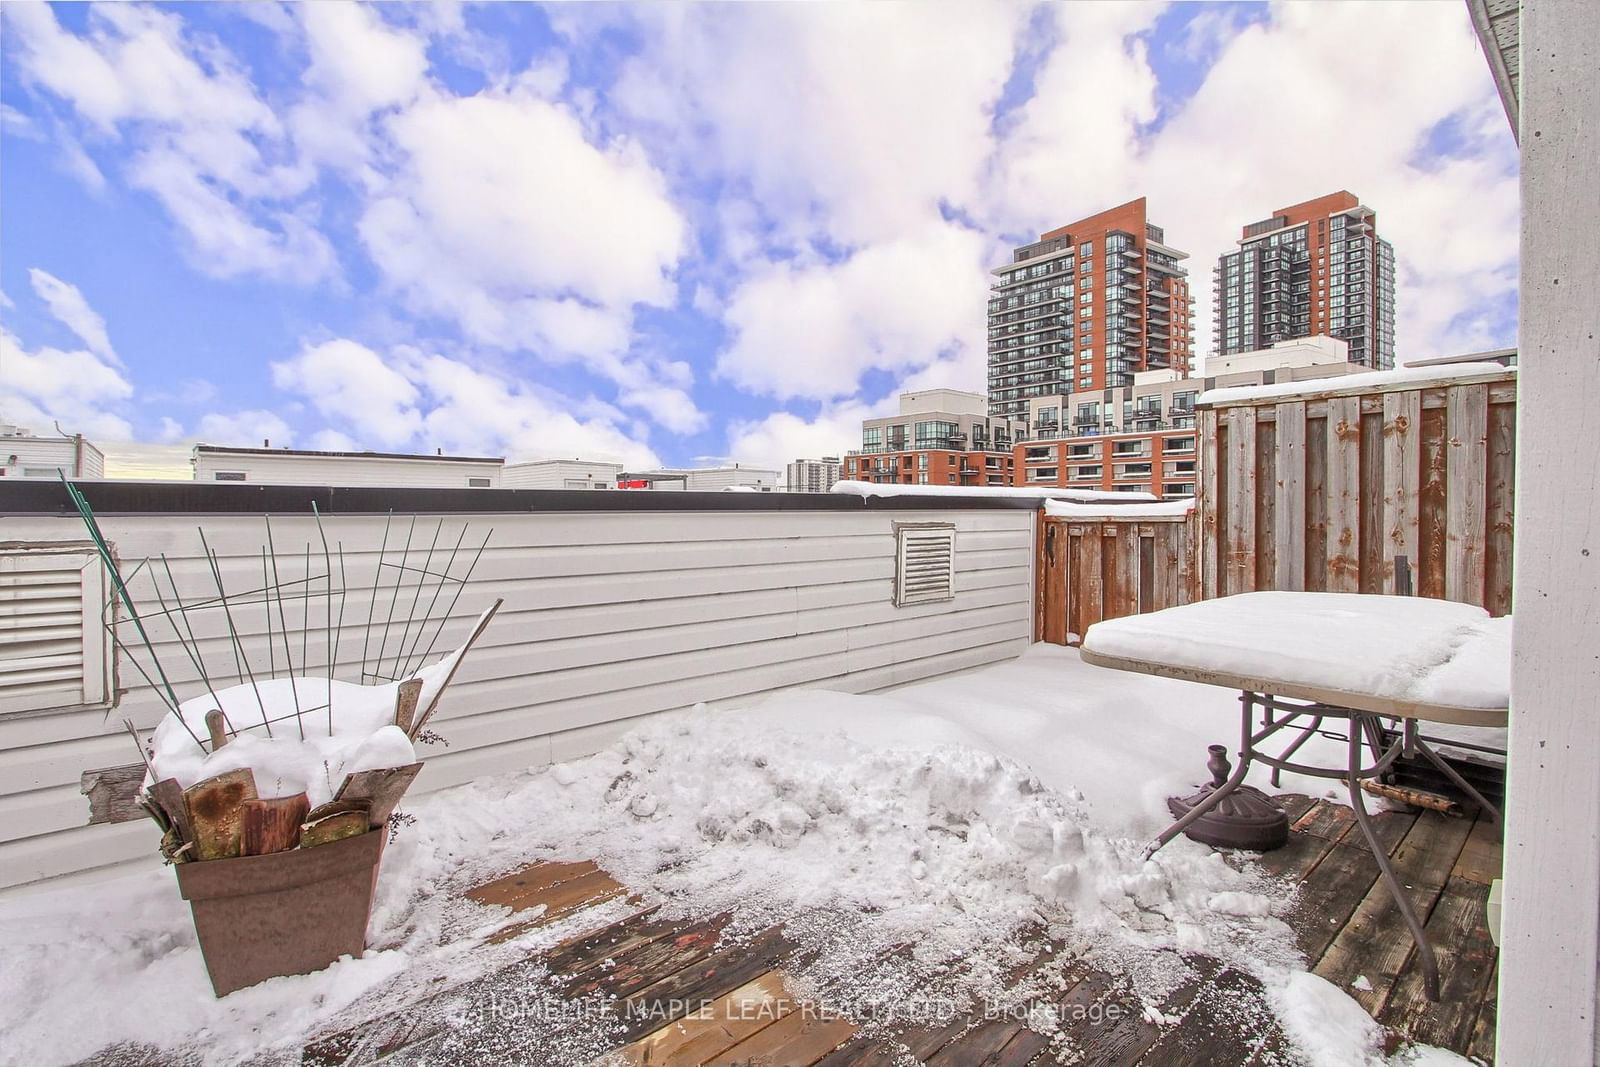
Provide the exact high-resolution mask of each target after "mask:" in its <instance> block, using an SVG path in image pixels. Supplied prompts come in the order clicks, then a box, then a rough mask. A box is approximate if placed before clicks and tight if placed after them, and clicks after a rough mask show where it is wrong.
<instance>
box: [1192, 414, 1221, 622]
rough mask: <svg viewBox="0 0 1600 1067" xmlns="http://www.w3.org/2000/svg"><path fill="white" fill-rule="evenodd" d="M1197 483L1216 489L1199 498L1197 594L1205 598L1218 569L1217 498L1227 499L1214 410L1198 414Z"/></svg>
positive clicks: (1215, 583) (1212, 588)
mask: <svg viewBox="0 0 1600 1067" xmlns="http://www.w3.org/2000/svg"><path fill="white" fill-rule="evenodd" d="M1199 425H1200V442H1199V443H1200V484H1201V485H1202V486H1207V485H1211V486H1215V487H1216V491H1215V492H1209V493H1208V492H1202V495H1201V497H1200V502H1199V504H1200V543H1201V545H1202V548H1201V558H1202V559H1203V560H1204V562H1203V563H1202V564H1201V566H1200V582H1201V591H1200V595H1201V597H1203V598H1204V599H1207V600H1209V599H1211V598H1212V597H1215V596H1216V595H1217V591H1218V581H1217V571H1218V569H1219V564H1220V561H1221V559H1222V546H1221V543H1220V542H1219V540H1218V538H1219V536H1220V532H1221V530H1220V528H1221V525H1222V523H1221V515H1220V514H1219V511H1220V508H1221V504H1220V501H1222V500H1224V499H1226V498H1227V493H1226V491H1225V485H1226V482H1225V481H1224V477H1225V475H1224V473H1223V469H1222V464H1221V462H1219V460H1220V456H1219V455H1218V447H1219V444H1220V442H1219V434H1218V422H1217V413H1216V412H1215V411H1202V412H1201V413H1200V420H1199Z"/></svg>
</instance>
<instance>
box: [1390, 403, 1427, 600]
mask: <svg viewBox="0 0 1600 1067" xmlns="http://www.w3.org/2000/svg"><path fill="white" fill-rule="evenodd" d="M1421 422H1422V394H1421V393H1420V392H1418V391H1416V390H1412V391H1410V392H1405V393H1385V394H1384V395H1383V525H1384V538H1383V582H1384V588H1385V590H1392V589H1393V588H1394V561H1395V557H1396V556H1404V557H1405V558H1406V560H1407V561H1408V562H1409V564H1410V566H1411V568H1412V570H1413V572H1415V570H1416V568H1417V546H1418V543H1419V538H1418V525H1419V523H1420V513H1419V508H1420V495H1419V486H1418V481H1419V479H1420V476H1421V466H1422V446H1421V438H1422V426H1421Z"/></svg>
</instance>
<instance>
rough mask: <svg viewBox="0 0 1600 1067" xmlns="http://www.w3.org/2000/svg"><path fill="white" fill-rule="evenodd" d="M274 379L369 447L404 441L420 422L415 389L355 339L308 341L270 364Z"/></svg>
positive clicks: (411, 434)
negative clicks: (294, 352) (291, 355)
mask: <svg viewBox="0 0 1600 1067" xmlns="http://www.w3.org/2000/svg"><path fill="white" fill-rule="evenodd" d="M272 381H273V384H274V385H276V386H277V387H278V388H279V389H284V390H287V391H289V392H292V393H298V394H300V395H302V396H304V397H305V398H306V399H307V400H309V401H310V402H311V406H312V407H314V408H315V409H316V410H317V411H318V412H319V413H321V414H322V415H323V416H325V417H328V418H331V419H336V420H338V421H340V422H343V423H345V424H347V425H349V426H351V427H353V428H354V429H355V431H356V433H357V434H358V435H359V436H360V437H361V438H362V439H363V441H365V442H366V443H368V445H369V446H372V445H385V446H391V445H399V444H403V443H404V442H406V441H407V440H409V439H410V438H411V437H412V436H414V435H415V434H416V432H417V430H418V429H419V428H420V427H421V425H422V416H421V414H420V413H419V412H418V411H417V408H416V404H417V400H418V393H417V387H416V386H415V385H413V384H412V383H411V382H410V381H408V380H407V379H406V378H405V376H404V375H402V374H400V373H399V372H398V371H396V370H394V369H393V368H392V367H390V366H389V365H388V364H386V363H385V362H384V361H383V359H382V357H380V356H379V355H378V353H376V352H374V351H373V350H372V349H370V348H368V347H367V346H365V345H362V344H358V343H356V342H355V341H349V340H344V339H338V340H333V341H325V342H323V343H321V344H316V345H307V346H306V347H305V348H303V349H301V350H300V353H299V354H298V355H296V356H295V357H294V358H292V359H288V360H284V361H283V362H280V363H274V364H273V365H272Z"/></svg>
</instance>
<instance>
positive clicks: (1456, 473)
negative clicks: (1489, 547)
mask: <svg viewBox="0 0 1600 1067" xmlns="http://www.w3.org/2000/svg"><path fill="white" fill-rule="evenodd" d="M1448 403H1449V406H1448V408H1447V410H1448V412H1449V418H1450V430H1449V433H1450V436H1449V446H1450V447H1449V450H1448V452H1447V453H1446V460H1445V468H1446V473H1447V477H1448V478H1449V480H1450V499H1449V500H1448V501H1447V502H1446V506H1445V536H1446V539H1447V540H1446V548H1445V577H1444V581H1445V593H1444V595H1445V599H1447V600H1456V601H1461V602H1462V603H1466V604H1477V605H1480V606H1481V605H1482V604H1483V602H1484V556H1485V550H1486V545H1485V539H1484V534H1485V532H1486V530H1487V520H1486V518H1485V504H1486V496H1485V485H1486V478H1487V475H1488V442H1489V388H1488V386H1485V385H1457V386H1453V387H1452V388H1451V389H1450V397H1449V401H1448Z"/></svg>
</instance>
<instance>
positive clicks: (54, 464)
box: [0, 423, 106, 479]
mask: <svg viewBox="0 0 1600 1067" xmlns="http://www.w3.org/2000/svg"><path fill="white" fill-rule="evenodd" d="M62 474H65V475H66V476H67V477H68V478H104V477H105V476H106V457H105V455H104V454H103V453H102V452H101V451H100V450H99V449H98V448H96V447H95V446H94V445H92V444H90V443H89V441H88V439H87V438H85V437H84V436H83V434H81V433H77V434H73V435H71V436H70V437H67V436H56V437H39V436H36V435H35V434H34V433H33V432H32V431H30V430H25V429H23V428H22V427H21V426H13V425H11V424H10V423H0V477H3V478H51V479H55V478H59V477H61V475H62Z"/></svg>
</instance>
